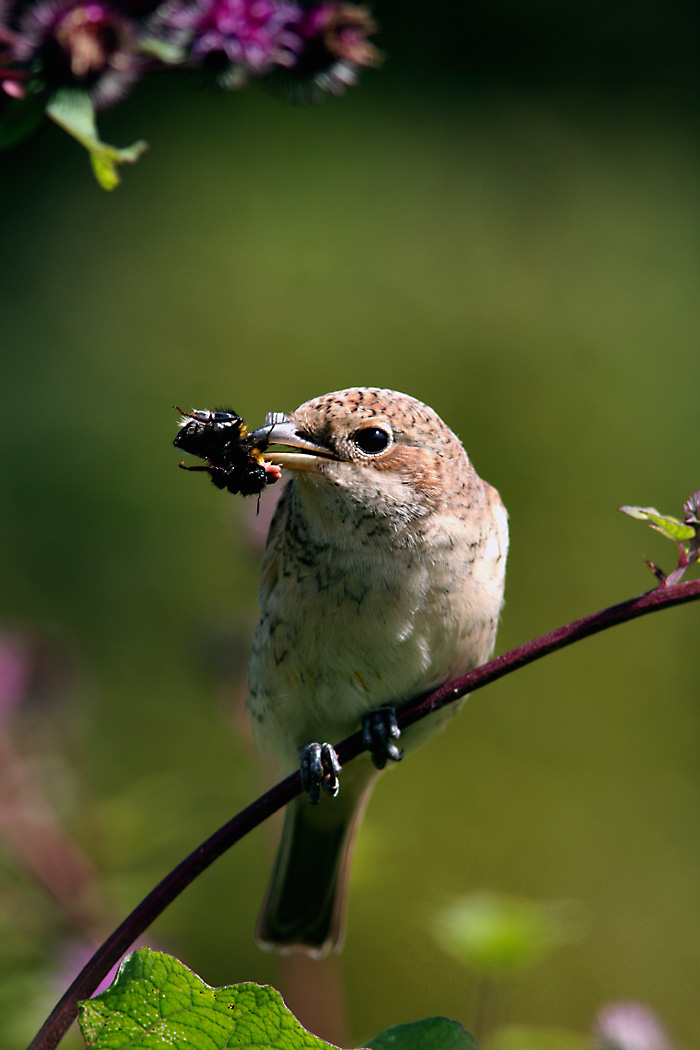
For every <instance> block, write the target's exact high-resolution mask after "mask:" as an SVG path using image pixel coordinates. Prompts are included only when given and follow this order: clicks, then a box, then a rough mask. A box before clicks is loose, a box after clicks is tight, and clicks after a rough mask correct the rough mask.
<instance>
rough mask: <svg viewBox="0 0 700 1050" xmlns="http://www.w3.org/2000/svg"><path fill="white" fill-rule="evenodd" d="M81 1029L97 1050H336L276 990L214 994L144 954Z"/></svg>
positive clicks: (251, 987) (239, 988) (173, 964)
mask: <svg viewBox="0 0 700 1050" xmlns="http://www.w3.org/2000/svg"><path fill="white" fill-rule="evenodd" d="M79 1023H80V1028H81V1031H82V1033H83V1035H84V1037H85V1041H86V1043H87V1045H88V1047H91V1048H93V1050H121V1048H126V1047H129V1048H130V1050H153V1048H156V1047H164V1046H167V1047H171V1048H172V1047H175V1048H176V1050H177V1048H181V1050H184V1048H187V1050H222V1048H223V1047H236V1046H240V1047H246V1048H247V1050H253V1048H255V1050H329V1046H330V1044H329V1043H326V1042H324V1041H323V1040H322V1039H319V1038H317V1036H315V1035H312V1034H311V1033H310V1032H307V1031H306V1029H305V1028H302V1026H301V1025H300V1024H299V1022H298V1021H297V1019H296V1018H295V1017H294V1015H293V1014H292V1013H290V1011H289V1010H288V1009H287V1007H286V1006H285V1005H284V1002H283V1000H282V996H281V995H280V993H279V992H277V991H275V989H274V988H270V987H268V986H262V985H258V984H234V985H230V986H229V987H226V988H211V987H210V986H209V985H208V984H205V983H204V981H203V980H202V979H201V977H198V976H197V974H196V973H193V971H192V970H190V969H188V968H187V967H186V966H185V965H184V963H181V962H180V961H179V960H178V959H175V958H173V957H172V956H170V955H166V954H164V953H163V952H155V951H151V949H150V948H139V949H138V950H137V951H135V952H133V953H132V954H131V955H129V956H127V958H126V959H125V960H124V962H123V963H122V964H121V966H120V967H119V970H118V972H117V976H116V977H115V979H114V983H113V984H112V985H111V986H110V987H109V988H108V989H107V990H106V991H105V992H102V993H101V994H100V995H96V996H95V997H94V998H93V999H88V1000H86V1001H85V1002H83V1003H81V1004H80V1017H79Z"/></svg>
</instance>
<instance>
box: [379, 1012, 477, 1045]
mask: <svg viewBox="0 0 700 1050" xmlns="http://www.w3.org/2000/svg"><path fill="white" fill-rule="evenodd" d="M368 1045H369V1046H370V1047H371V1050H479V1044H478V1043H477V1041H476V1039H475V1038H474V1036H473V1035H472V1034H471V1032H468V1031H467V1030H466V1028H465V1027H464V1025H462V1024H460V1023H459V1021H450V1020H448V1019H447V1017H427V1018H426V1019H425V1020H424V1021H412V1022H411V1023H410V1024H396V1025H393V1027H392V1028H387V1029H386V1031H385V1032H382V1033H381V1034H380V1035H378V1036H375V1038H374V1039H372V1040H370V1042H369V1044H368Z"/></svg>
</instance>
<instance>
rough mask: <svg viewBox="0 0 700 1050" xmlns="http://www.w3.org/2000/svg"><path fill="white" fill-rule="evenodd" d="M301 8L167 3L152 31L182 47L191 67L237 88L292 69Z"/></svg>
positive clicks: (270, 3) (262, 1)
mask: <svg viewBox="0 0 700 1050" xmlns="http://www.w3.org/2000/svg"><path fill="white" fill-rule="evenodd" d="M303 16H304V13H303V11H302V8H301V7H300V6H299V5H298V4H297V3H295V2H294V0H197V2H195V3H185V2H181V3H176V4H167V5H165V6H164V7H163V8H161V9H159V11H157V12H156V17H155V19H154V23H153V24H154V28H155V30H156V32H157V33H158V34H159V35H161V36H163V37H164V38H165V39H169V40H173V41H174V42H176V43H178V44H179V45H180V46H183V45H184V46H185V47H186V49H187V50H188V52H189V55H190V59H191V61H192V62H194V64H196V65H198V66H200V67H203V68H205V69H209V70H213V71H214V72H216V73H217V74H218V77H217V79H218V81H219V83H220V84H221V85H222V86H223V87H239V86H241V85H242V84H243V83H245V82H246V80H248V79H249V78H251V77H260V76H263V75H264V74H266V73H268V72H269V71H270V70H271V69H273V68H274V67H277V66H285V67H287V66H292V65H294V63H295V62H296V60H297V55H298V53H299V52H300V51H301V49H302V47H303V43H302V40H301V38H300V35H299V32H298V26H299V24H300V23H301V21H302V19H303Z"/></svg>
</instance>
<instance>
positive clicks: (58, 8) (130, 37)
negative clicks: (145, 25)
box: [15, 0, 138, 109]
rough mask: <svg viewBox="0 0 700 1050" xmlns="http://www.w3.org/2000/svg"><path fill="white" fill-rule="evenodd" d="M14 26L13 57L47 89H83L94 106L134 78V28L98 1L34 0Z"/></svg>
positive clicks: (106, 102)
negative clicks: (15, 42)
mask: <svg viewBox="0 0 700 1050" xmlns="http://www.w3.org/2000/svg"><path fill="white" fill-rule="evenodd" d="M18 31H19V42H18V43H17V45H16V47H15V52H16V55H17V58H18V59H19V60H20V61H22V62H24V63H25V64H27V65H29V66H30V67H31V68H32V69H33V70H34V71H35V72H36V74H37V76H38V77H39V78H40V79H41V80H42V81H43V82H44V83H45V84H46V86H47V87H49V88H50V89H54V90H55V89H57V88H61V87H75V88H82V89H85V90H87V91H88V92H89V93H90V97H91V99H92V102H93V105H94V106H95V108H96V109H99V108H104V107H105V106H108V105H111V104H113V103H114V102H117V101H118V100H119V99H120V98H121V97H122V96H123V95H124V94H125V92H126V91H127V90H128V88H129V87H130V86H131V85H132V84H133V82H134V81H135V80H136V78H137V73H138V70H137V65H136V30H135V27H134V25H133V23H132V22H131V20H130V19H129V18H128V17H126V16H125V15H124V14H123V12H122V11H121V10H120V9H118V8H117V7H115V6H114V5H112V4H109V3H105V2H103V0H82V2H81V0H39V2H38V3H35V4H31V5H30V6H29V7H28V8H27V10H26V11H25V12H24V14H23V15H22V17H21V19H20V21H19V26H18Z"/></svg>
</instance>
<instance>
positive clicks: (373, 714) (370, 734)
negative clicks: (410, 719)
mask: <svg viewBox="0 0 700 1050" xmlns="http://www.w3.org/2000/svg"><path fill="white" fill-rule="evenodd" d="M400 736H401V730H400V729H399V726H398V722H397V721H396V711H395V710H394V708H393V707H380V708H379V710H377V711H370V712H369V714H366V715H363V717H362V739H363V741H364V744H365V747H366V748H367V749H368V751H369V752H370V754H371V756H372V761H373V762H374V764H375V766H376V767H377V769H384V766H385V765H386V764H387V762H388V760H389V759H391V761H392V762H400V761H401V759H402V758H403V751H402V750H401V748H400V747H397V746H396V744H395V743H394V740H398V739H399V737H400Z"/></svg>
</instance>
